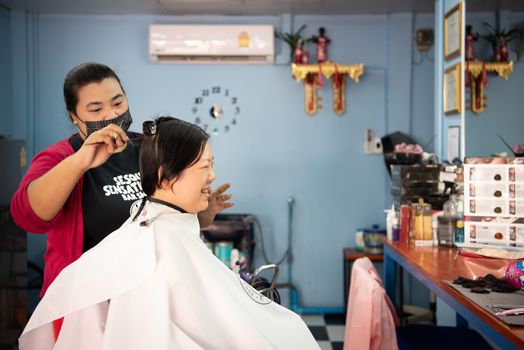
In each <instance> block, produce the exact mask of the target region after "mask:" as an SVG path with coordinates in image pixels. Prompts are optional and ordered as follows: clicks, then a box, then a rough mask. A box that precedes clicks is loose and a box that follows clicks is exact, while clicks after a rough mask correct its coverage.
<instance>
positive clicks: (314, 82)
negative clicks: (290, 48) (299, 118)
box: [291, 61, 364, 115]
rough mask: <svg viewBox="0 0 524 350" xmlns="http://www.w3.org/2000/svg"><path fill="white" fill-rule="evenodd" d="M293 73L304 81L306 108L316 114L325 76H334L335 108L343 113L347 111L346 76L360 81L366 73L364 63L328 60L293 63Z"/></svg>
mask: <svg viewBox="0 0 524 350" xmlns="http://www.w3.org/2000/svg"><path fill="white" fill-rule="evenodd" d="M291 73H292V75H293V76H294V77H295V79H296V81H297V82H300V81H302V80H303V81H304V92H305V109H306V113H307V114H309V115H314V114H315V113H316V112H317V109H318V96H317V88H319V87H322V85H323V78H326V79H331V78H333V83H332V86H333V110H334V111H335V113H336V114H338V115H342V114H344V112H345V111H346V78H347V77H348V76H349V77H350V78H351V79H352V80H353V81H354V82H356V83H358V82H359V80H360V77H361V76H362V74H364V64H362V63H361V64H348V65H342V64H337V63H335V62H331V61H327V62H323V63H317V64H295V63H294V64H292V65H291Z"/></svg>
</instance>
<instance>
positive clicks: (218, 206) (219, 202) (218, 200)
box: [198, 183, 233, 227]
mask: <svg viewBox="0 0 524 350" xmlns="http://www.w3.org/2000/svg"><path fill="white" fill-rule="evenodd" d="M230 187H231V185H230V184H228V183H225V184H222V185H220V186H218V187H217V188H216V189H215V190H214V191H213V192H212V193H211V196H209V205H208V207H207V209H206V210H204V211H202V212H200V213H198V221H199V222H200V227H206V226H209V225H210V224H211V223H212V222H213V220H215V216H216V215H217V214H218V213H220V212H221V211H222V210H224V209H227V208H231V207H232V206H233V203H231V202H230V201H229V200H230V199H231V197H232V195H231V194H229V193H224V192H226V191H227V190H228V189H229V188H230Z"/></svg>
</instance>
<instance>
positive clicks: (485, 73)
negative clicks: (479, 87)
mask: <svg viewBox="0 0 524 350" xmlns="http://www.w3.org/2000/svg"><path fill="white" fill-rule="evenodd" d="M482 84H484V86H488V71H487V69H486V62H484V63H483V64H482Z"/></svg>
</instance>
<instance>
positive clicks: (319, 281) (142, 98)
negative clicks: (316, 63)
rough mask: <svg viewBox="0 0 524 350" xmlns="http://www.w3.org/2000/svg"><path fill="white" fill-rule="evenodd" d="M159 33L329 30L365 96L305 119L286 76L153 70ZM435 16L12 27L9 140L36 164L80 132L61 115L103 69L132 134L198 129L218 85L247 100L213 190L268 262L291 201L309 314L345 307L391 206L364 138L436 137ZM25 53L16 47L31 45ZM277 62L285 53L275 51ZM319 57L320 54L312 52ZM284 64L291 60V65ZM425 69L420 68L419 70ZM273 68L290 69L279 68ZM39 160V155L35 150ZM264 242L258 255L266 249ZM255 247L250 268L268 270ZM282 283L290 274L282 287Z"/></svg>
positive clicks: (23, 22) (33, 254)
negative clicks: (151, 41) (350, 273)
mask: <svg viewBox="0 0 524 350" xmlns="http://www.w3.org/2000/svg"><path fill="white" fill-rule="evenodd" d="M152 23H269V24H274V25H275V26H276V28H277V29H280V28H285V30H286V31H287V30H289V28H291V29H293V30H296V28H298V27H299V26H301V25H302V24H307V31H306V33H305V34H306V35H307V36H309V35H311V34H313V33H315V32H316V31H317V29H318V27H320V26H324V27H326V30H327V35H328V36H330V38H331V39H332V43H331V45H330V47H329V55H330V57H331V59H333V60H335V61H337V62H339V63H346V64H349V63H364V64H365V65H366V71H365V74H364V76H363V77H362V78H361V82H360V83H359V84H354V83H352V82H350V83H349V86H348V93H347V96H346V97H347V112H346V114H345V115H343V116H341V117H339V116H336V115H335V114H334V113H333V112H332V109H331V104H332V99H331V89H330V85H329V84H326V86H325V87H324V89H323V90H322V96H323V97H324V109H323V110H321V111H319V113H317V115H315V116H314V117H310V116H307V115H306V114H305V112H304V100H303V95H304V90H303V85H302V84H297V83H296V82H295V81H294V80H293V79H292V78H291V73H290V67H289V65H284V64H281V65H263V66H248V65H156V64H152V63H150V61H149V58H148V25H149V24H152ZM433 23H434V22H433V16H432V15H414V14H395V15H387V16H386V15H377V16H327V17H325V16H289V15H287V16H281V17H155V16H121V17H120V16H51V15H32V14H21V13H16V14H13V15H12V34H11V35H12V47H11V50H12V54H13V57H14V56H15V54H16V55H17V56H16V57H21V58H22V59H20V60H18V59H17V60H13V63H12V64H13V72H14V73H13V74H14V76H15V77H16V79H15V80H14V100H13V101H14V108H13V111H14V118H13V123H14V124H13V131H14V133H15V134H16V136H17V137H22V138H27V139H28V141H29V147H28V149H29V151H30V153H32V154H34V152H35V151H38V150H41V149H43V148H44V147H46V146H48V145H50V144H52V143H54V142H56V141H57V140H59V139H62V138H65V137H67V136H68V135H69V134H70V133H72V132H73V128H72V127H71V126H70V125H69V121H68V119H67V116H66V113H65V109H64V106H63V102H62V95H61V87H62V81H63V78H64V75H65V74H66V73H67V71H68V70H69V69H71V68H72V67H73V66H75V65H77V64H78V63H81V62H84V61H88V60H94V61H100V62H103V63H106V64H108V65H110V66H111V67H113V68H115V70H116V72H117V73H118V74H119V75H120V77H121V78H122V82H123V84H124V87H125V89H126V91H127V93H128V97H129V100H130V108H131V112H132V114H133V116H134V118H135V122H134V127H132V128H134V129H135V130H138V129H139V126H140V125H141V122H142V121H144V120H146V119H149V118H151V117H153V116H155V115H157V114H161V113H172V114H174V115H178V116H180V117H182V118H186V119H187V120H189V121H193V118H191V107H192V103H193V100H194V98H195V97H196V96H198V95H199V94H200V92H201V90H202V89H203V88H208V87H210V86H213V85H220V86H223V87H227V88H229V89H230V91H231V93H232V94H234V95H236V96H237V97H238V101H239V104H240V106H241V108H242V114H241V115H240V117H239V118H238V125H237V126H235V127H234V128H233V130H232V132H231V133H230V134H228V135H219V136H218V137H214V138H213V141H212V142H213V147H214V152H215V156H216V173H217V181H216V183H217V184H218V183H221V182H224V181H228V182H231V183H232V184H233V189H232V193H233V195H234V202H235V207H234V208H233V210H232V212H247V213H253V214H256V215H257V216H258V217H259V218H260V220H261V222H262V225H263V227H264V229H265V234H266V236H265V240H266V245H267V250H268V254H269V256H270V257H272V258H273V259H276V258H277V257H279V256H280V254H282V253H283V252H284V250H285V247H286V243H287V241H286V237H287V198H288V197H289V196H293V197H295V199H296V224H295V233H296V235H295V241H294V249H293V250H294V252H295V264H294V276H293V277H294V282H296V284H297V285H298V287H299V289H300V292H301V297H302V304H303V306H342V305H343V295H342V290H343V288H342V248H343V247H347V246H352V245H353V244H354V232H355V231H356V229H357V228H360V227H367V226H369V225H371V224H373V223H380V224H383V223H384V214H383V210H384V208H385V206H386V203H387V200H388V197H389V194H388V191H389V185H388V181H389V180H388V178H387V177H386V172H385V167H384V161H383V158H382V156H381V155H365V154H364V145H363V144H364V130H365V129H367V128H371V129H373V130H374V132H375V134H376V135H378V136H382V135H384V134H386V133H388V132H391V131H396V130H401V131H404V132H407V133H411V134H412V136H413V137H414V138H415V139H416V140H417V141H419V142H421V143H424V141H426V142H427V141H428V140H429V139H430V138H431V137H432V136H433V134H434V130H433V120H434V119H433V103H432V98H433V97H432V96H433V69H434V68H433V62H432V61H431V57H433V51H431V52H430V53H429V55H428V57H430V58H424V59H423V60H422V61H421V59H420V58H421V57H420V56H419V55H420V53H418V52H416V51H415V50H414V48H413V41H412V38H413V35H412V34H413V32H414V30H415V29H416V28H418V26H422V27H432V26H433ZM26 37H27V39H24V40H19V39H22V38H26ZM277 49H278V50H280V49H281V43H278V42H277ZM311 51H313V50H311ZM283 54H285V55H287V52H285V53H283ZM413 59H415V60H417V62H419V63H417V65H413V64H412V60H413ZM278 61H282V58H281V57H279V60H278ZM31 146H32V147H31ZM259 242H260V241H259ZM29 249H30V252H29V256H30V258H32V259H33V260H38V259H41V255H42V253H43V251H44V249H45V238H43V237H36V236H34V235H32V237H31V241H30V248H29ZM259 249H260V247H258V248H257V251H256V253H255V254H257V255H258V257H259V259H258V261H257V264H261V263H262V260H261V259H260V257H261V253H260V250H259ZM286 279H287V276H286V269H283V271H282V274H281V281H285V280H286Z"/></svg>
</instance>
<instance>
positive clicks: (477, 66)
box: [465, 60, 513, 114]
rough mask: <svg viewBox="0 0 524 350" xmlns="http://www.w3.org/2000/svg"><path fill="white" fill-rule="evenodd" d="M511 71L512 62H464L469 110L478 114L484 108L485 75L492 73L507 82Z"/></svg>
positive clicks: (486, 78) (486, 80) (486, 81)
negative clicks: (469, 102) (469, 91)
mask: <svg viewBox="0 0 524 350" xmlns="http://www.w3.org/2000/svg"><path fill="white" fill-rule="evenodd" d="M512 71H513V61H509V62H484V61H479V60H475V61H467V62H466V72H465V74H466V87H469V88H470V90H471V110H472V111H473V112H474V113H476V114H480V113H481V112H482V111H483V110H484V107H485V106H486V101H485V99H486V98H485V96H484V86H486V85H487V83H488V77H487V73H489V72H494V73H497V74H498V75H499V76H500V77H502V78H504V79H505V80H508V77H509V74H510V73H511V72H512Z"/></svg>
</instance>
